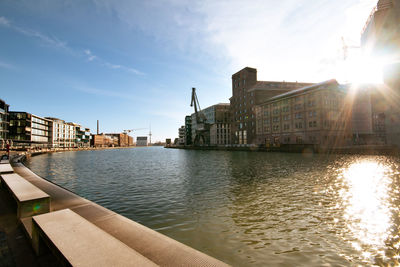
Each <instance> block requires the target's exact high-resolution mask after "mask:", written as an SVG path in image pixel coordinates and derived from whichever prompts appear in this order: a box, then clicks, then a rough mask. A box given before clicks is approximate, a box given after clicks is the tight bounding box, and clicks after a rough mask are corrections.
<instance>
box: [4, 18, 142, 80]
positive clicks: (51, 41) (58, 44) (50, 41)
mask: <svg viewBox="0 0 400 267" xmlns="http://www.w3.org/2000/svg"><path fill="white" fill-rule="evenodd" d="M0 26H3V27H8V28H11V29H13V30H15V31H17V32H19V33H21V34H23V35H25V36H28V37H32V38H35V39H38V40H40V41H41V43H42V44H45V45H49V46H51V47H54V48H60V49H63V50H65V51H68V52H69V53H70V54H72V55H75V56H79V57H80V56H82V51H81V50H77V49H73V48H71V47H70V46H68V44H67V42H65V41H61V40H59V39H58V38H57V37H55V36H49V35H46V34H43V33H41V32H39V31H35V30H31V29H27V28H22V27H19V26H16V25H13V24H11V23H10V21H9V20H7V19H6V18H5V17H0ZM83 54H84V55H85V56H86V57H87V60H88V61H94V60H98V61H99V62H100V64H101V65H103V66H106V67H108V68H110V69H121V70H123V71H126V72H129V73H133V74H136V75H144V73H143V72H141V71H139V70H137V69H134V68H131V67H126V66H123V65H117V64H113V63H110V62H107V61H105V60H103V59H101V58H100V57H98V56H96V55H94V54H93V53H92V51H91V50H89V49H85V50H84V51H83ZM5 66H7V65H6V64H3V65H0V67H3V68H5Z"/></svg>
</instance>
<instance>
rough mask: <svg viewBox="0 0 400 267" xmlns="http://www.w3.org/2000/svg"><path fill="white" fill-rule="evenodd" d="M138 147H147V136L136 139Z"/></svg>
mask: <svg viewBox="0 0 400 267" xmlns="http://www.w3.org/2000/svg"><path fill="white" fill-rule="evenodd" d="M136 146H147V136H138V137H136Z"/></svg>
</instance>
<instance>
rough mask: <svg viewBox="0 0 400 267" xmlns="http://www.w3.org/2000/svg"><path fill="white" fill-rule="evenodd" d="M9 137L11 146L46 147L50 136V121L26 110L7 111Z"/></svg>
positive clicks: (49, 141)
mask: <svg viewBox="0 0 400 267" xmlns="http://www.w3.org/2000/svg"><path fill="white" fill-rule="evenodd" d="M9 119H10V124H9V137H8V138H9V139H10V140H11V141H12V142H13V146H23V147H48V146H49V145H50V143H51V138H52V121H51V120H48V119H46V118H42V117H39V116H36V115H33V114H30V113H27V112H20V111H10V112H9Z"/></svg>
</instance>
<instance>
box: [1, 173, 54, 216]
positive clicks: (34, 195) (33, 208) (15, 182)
mask: <svg viewBox="0 0 400 267" xmlns="http://www.w3.org/2000/svg"><path fill="white" fill-rule="evenodd" d="M0 177H1V182H2V186H5V187H7V188H8V190H9V191H10V192H11V194H12V195H13V197H14V199H15V201H16V202H17V206H18V208H17V218H18V219H20V218H24V217H30V216H33V215H36V214H42V213H46V212H49V211H50V196H49V195H48V194H46V193H44V192H43V191H42V190H40V189H39V188H37V187H36V186H34V185H32V184H31V183H30V182H28V181H27V180H25V179H24V178H22V177H21V176H19V175H18V174H15V173H12V174H1V176H0Z"/></svg>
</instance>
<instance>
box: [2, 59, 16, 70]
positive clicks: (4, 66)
mask: <svg viewBox="0 0 400 267" xmlns="http://www.w3.org/2000/svg"><path fill="white" fill-rule="evenodd" d="M0 68H3V69H10V70H14V69H15V66H14V65H11V64H8V63H5V62H1V61H0Z"/></svg>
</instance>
